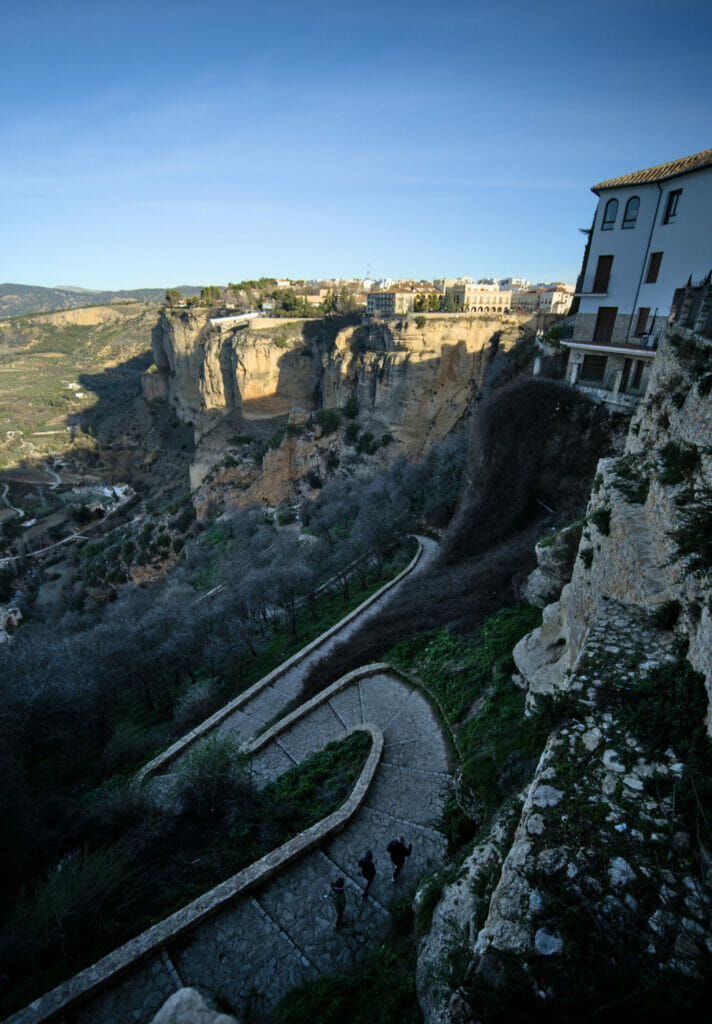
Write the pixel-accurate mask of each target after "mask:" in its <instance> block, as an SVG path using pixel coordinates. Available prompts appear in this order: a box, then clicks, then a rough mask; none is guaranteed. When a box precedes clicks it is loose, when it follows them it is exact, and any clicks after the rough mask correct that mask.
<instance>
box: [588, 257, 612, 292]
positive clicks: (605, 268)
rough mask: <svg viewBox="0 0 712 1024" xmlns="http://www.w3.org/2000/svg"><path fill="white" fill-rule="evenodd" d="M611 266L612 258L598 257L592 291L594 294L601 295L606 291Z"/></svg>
mask: <svg viewBox="0 0 712 1024" xmlns="http://www.w3.org/2000/svg"><path fill="white" fill-rule="evenodd" d="M612 266H613V257H612V256H599V257H598V263H597V264H596V277H595V279H594V282H593V290H594V292H595V293H596V294H598V295H603V294H605V293H606V292H607V291H608V282H609V280H610V277H611V267H612Z"/></svg>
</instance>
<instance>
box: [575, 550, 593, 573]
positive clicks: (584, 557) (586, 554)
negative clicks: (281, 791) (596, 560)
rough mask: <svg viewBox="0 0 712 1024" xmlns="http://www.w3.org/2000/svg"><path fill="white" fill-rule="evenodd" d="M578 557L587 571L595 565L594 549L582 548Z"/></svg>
mask: <svg viewBox="0 0 712 1024" xmlns="http://www.w3.org/2000/svg"><path fill="white" fill-rule="evenodd" d="M578 556H579V558H580V559H581V561H582V562H583V564H584V565H585V567H586V568H587V569H590V568H591V565H592V563H593V548H581V550H580V551H579V554H578Z"/></svg>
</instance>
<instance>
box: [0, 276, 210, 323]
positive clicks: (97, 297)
mask: <svg viewBox="0 0 712 1024" xmlns="http://www.w3.org/2000/svg"><path fill="white" fill-rule="evenodd" d="M178 287H179V290H180V291H181V292H183V294H184V295H186V296H188V297H190V296H191V295H198V294H199V293H200V286H199V285H198V286H195V285H189V284H182V285H179V286H178ZM165 294H166V289H165V288H134V289H132V290H130V291H114V292H95V291H92V290H91V289H88V288H77V287H75V286H74V285H60V286H58V287H57V288H42V287H40V286H38V285H33V284H7V283H6V284H0V317H8V316H23V315H25V314H27V313H46V312H48V311H49V310H52V309H71V308H72V307H73V306H94V305H103V304H104V303H106V302H120V301H122V300H124V301H125V300H131V299H135V300H136V301H138V302H161V301H162V300H163V298H164V296H165Z"/></svg>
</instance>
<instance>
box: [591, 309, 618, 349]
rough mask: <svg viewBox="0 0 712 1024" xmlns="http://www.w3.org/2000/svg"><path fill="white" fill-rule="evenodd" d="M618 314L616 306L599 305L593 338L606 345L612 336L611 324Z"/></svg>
mask: <svg viewBox="0 0 712 1024" xmlns="http://www.w3.org/2000/svg"><path fill="white" fill-rule="evenodd" d="M617 315H618V306H599V308H598V317H597V318H596V326H595V327H594V329H593V340H594V341H597V342H599V343H600V344H602V345H607V344H608V343H609V342H610V340H611V338H612V337H613V326H614V324H615V322H616V317H617Z"/></svg>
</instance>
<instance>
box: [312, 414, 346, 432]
mask: <svg viewBox="0 0 712 1024" xmlns="http://www.w3.org/2000/svg"><path fill="white" fill-rule="evenodd" d="M313 418H314V422H315V423H317V424H318V425H319V426H320V427H321V432H322V434H324V435H327V434H333V433H334V432H335V431H336V430H338V429H339V423H340V422H341V417H340V416H339V413H338V410H337V409H320V410H319V411H318V412H316V413H315V414H314V417H313Z"/></svg>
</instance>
